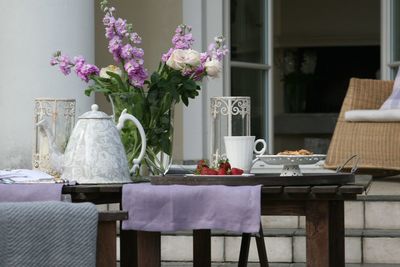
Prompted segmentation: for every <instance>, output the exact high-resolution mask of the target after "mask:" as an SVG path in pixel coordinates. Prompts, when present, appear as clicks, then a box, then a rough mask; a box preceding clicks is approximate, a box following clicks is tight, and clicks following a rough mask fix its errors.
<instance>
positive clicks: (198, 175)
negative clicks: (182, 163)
mask: <svg viewBox="0 0 400 267" xmlns="http://www.w3.org/2000/svg"><path fill="white" fill-rule="evenodd" d="M193 176H196V177H247V176H254V174H253V173H243V174H242V175H200V174H185V177H193Z"/></svg>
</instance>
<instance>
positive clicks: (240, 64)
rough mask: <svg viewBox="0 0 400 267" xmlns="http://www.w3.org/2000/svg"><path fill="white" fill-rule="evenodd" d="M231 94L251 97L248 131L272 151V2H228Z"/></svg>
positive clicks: (267, 0) (235, 0)
mask: <svg viewBox="0 0 400 267" xmlns="http://www.w3.org/2000/svg"><path fill="white" fill-rule="evenodd" d="M230 44H231V61H230V67H231V69H230V84H231V92H230V93H231V95H232V96H250V97H251V134H252V135H255V136H256V138H265V139H266V140H267V142H268V144H269V146H268V148H269V152H272V143H273V142H272V141H273V140H272V138H273V134H272V133H273V129H272V125H273V116H272V90H271V84H272V69H271V66H272V54H271V51H272V1H271V0H254V1H246V0H231V1H230Z"/></svg>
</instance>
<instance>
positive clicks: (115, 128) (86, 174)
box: [38, 105, 146, 184]
mask: <svg viewBox="0 0 400 267" xmlns="http://www.w3.org/2000/svg"><path fill="white" fill-rule="evenodd" d="M98 109H99V107H98V106H97V105H92V110H91V111H88V112H86V113H84V114H83V115H82V116H80V117H79V118H78V122H77V123H76V125H75V127H74V129H73V131H72V134H71V137H70V138H69V141H68V145H67V147H66V149H65V153H64V155H63V154H62V153H61V152H60V150H59V149H58V147H57V146H56V144H55V142H54V137H53V134H52V132H51V130H50V129H49V127H48V125H47V124H46V122H45V121H41V122H39V123H38V127H39V128H40V130H41V132H42V133H43V134H45V135H47V137H48V140H49V147H50V162H51V163H52V165H53V168H54V169H55V170H57V171H59V172H60V173H61V178H62V179H66V180H75V181H76V182H77V183H80V184H98V183H125V182H130V181H131V179H130V174H129V168H128V160H127V158H126V154H125V150H124V147H123V145H122V142H121V137H120V134H119V131H120V130H121V129H122V128H123V126H124V123H125V121H127V120H130V121H132V122H133V123H134V124H135V125H136V127H137V128H138V130H139V133H140V138H141V141H142V143H141V150H140V154H139V157H138V158H137V159H134V160H133V167H132V169H131V170H130V171H131V172H135V171H136V169H137V168H139V164H140V162H141V161H142V159H143V157H144V154H145V151H146V135H145V133H144V130H143V126H142V125H141V124H140V122H139V121H138V120H137V119H136V118H135V117H134V116H132V115H131V114H128V113H126V110H124V111H123V112H122V113H121V116H120V117H119V119H118V124H117V125H115V124H114V122H113V120H112V117H111V116H108V115H107V114H105V113H104V112H101V111H98Z"/></svg>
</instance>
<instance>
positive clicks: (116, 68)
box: [100, 65, 122, 79]
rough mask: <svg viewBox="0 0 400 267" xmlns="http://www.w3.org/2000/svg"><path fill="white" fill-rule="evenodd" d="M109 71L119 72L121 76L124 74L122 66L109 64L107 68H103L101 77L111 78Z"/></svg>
mask: <svg viewBox="0 0 400 267" xmlns="http://www.w3.org/2000/svg"><path fill="white" fill-rule="evenodd" d="M107 71H108V72H113V73H115V74H118V75H119V76H121V75H122V71H121V69H120V68H118V67H117V66H114V65H109V66H107V67H105V68H101V70H100V77H101V78H107V79H109V78H110V76H109V75H108V74H107Z"/></svg>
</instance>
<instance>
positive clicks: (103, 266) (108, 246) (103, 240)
mask: <svg viewBox="0 0 400 267" xmlns="http://www.w3.org/2000/svg"><path fill="white" fill-rule="evenodd" d="M116 236H117V231H116V225H115V221H105V222H99V225H98V229H97V256H96V257H97V260H96V261H97V262H96V266H97V267H108V266H115V265H116V262H117V248H116V242H115V237H116Z"/></svg>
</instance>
